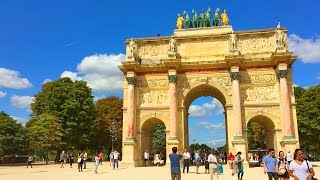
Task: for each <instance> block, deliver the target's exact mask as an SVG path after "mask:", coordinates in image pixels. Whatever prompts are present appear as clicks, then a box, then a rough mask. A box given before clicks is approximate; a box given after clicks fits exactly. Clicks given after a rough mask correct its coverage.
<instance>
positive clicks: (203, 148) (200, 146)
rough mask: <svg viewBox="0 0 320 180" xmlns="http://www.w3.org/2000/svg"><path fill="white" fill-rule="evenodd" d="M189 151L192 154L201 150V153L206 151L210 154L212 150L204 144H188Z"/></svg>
mask: <svg viewBox="0 0 320 180" xmlns="http://www.w3.org/2000/svg"><path fill="white" fill-rule="evenodd" d="M189 149H190V151H191V152H194V151H196V150H198V149H199V150H201V151H208V152H210V151H211V150H212V148H211V147H209V146H208V145H206V144H199V143H195V144H190V145H189Z"/></svg>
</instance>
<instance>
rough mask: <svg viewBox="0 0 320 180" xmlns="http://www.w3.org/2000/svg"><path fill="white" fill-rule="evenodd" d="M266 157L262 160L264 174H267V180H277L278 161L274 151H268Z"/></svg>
mask: <svg viewBox="0 0 320 180" xmlns="http://www.w3.org/2000/svg"><path fill="white" fill-rule="evenodd" d="M268 153H269V154H268V155H266V156H265V157H264V158H263V159H262V163H263V169H264V174H268V178H269V180H272V177H273V178H274V179H275V180H278V179H279V177H278V160H277V158H276V157H275V156H274V153H275V151H274V149H269V151H268Z"/></svg>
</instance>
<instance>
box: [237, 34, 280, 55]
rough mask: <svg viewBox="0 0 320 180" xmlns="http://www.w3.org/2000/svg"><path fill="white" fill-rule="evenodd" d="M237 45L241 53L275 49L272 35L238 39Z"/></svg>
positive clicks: (272, 50)
mask: <svg viewBox="0 0 320 180" xmlns="http://www.w3.org/2000/svg"><path fill="white" fill-rule="evenodd" d="M237 47H238V50H239V51H240V52H241V53H242V54H244V53H253V52H274V51H275V49H276V45H275V40H274V37H273V36H269V37H264V38H248V39H239V40H238V43H237Z"/></svg>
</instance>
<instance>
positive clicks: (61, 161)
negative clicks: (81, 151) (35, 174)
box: [59, 151, 65, 168]
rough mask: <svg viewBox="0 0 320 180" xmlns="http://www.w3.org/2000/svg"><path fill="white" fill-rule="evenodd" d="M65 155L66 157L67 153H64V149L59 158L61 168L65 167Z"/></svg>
mask: <svg viewBox="0 0 320 180" xmlns="http://www.w3.org/2000/svg"><path fill="white" fill-rule="evenodd" d="M64 157H65V154H64V151H62V152H61V154H60V159H59V162H60V168H64Z"/></svg>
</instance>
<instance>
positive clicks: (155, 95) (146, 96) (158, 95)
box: [138, 90, 169, 105]
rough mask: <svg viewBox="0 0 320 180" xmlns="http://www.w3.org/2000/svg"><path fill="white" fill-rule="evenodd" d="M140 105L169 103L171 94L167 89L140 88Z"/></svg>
mask: <svg viewBox="0 0 320 180" xmlns="http://www.w3.org/2000/svg"><path fill="white" fill-rule="evenodd" d="M138 98H139V100H138V103H139V105H153V104H156V105H168V104H169V95H168V92H167V91H156V90H139V91H138Z"/></svg>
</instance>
